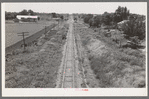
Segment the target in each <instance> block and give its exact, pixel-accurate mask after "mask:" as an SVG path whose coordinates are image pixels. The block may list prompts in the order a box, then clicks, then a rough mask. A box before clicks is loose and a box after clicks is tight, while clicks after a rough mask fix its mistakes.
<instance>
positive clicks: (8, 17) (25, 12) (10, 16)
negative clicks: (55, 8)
mask: <svg viewBox="0 0 149 99" xmlns="http://www.w3.org/2000/svg"><path fill="white" fill-rule="evenodd" d="M17 15H48V16H51V17H52V18H57V17H60V18H61V19H63V18H64V17H63V15H62V14H58V13H54V12H53V13H39V12H34V11H32V10H25V9H24V10H22V11H21V12H5V19H6V20H12V19H15V18H16V16H17Z"/></svg>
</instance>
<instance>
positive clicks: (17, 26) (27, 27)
mask: <svg viewBox="0 0 149 99" xmlns="http://www.w3.org/2000/svg"><path fill="white" fill-rule="evenodd" d="M53 23H55V22H54V21H39V22H37V23H13V22H12V21H9V22H6V24H5V47H8V46H11V45H13V44H15V43H17V42H18V41H20V40H22V37H21V36H18V34H17V33H21V32H29V35H28V36H31V35H33V34H35V33H37V32H38V31H40V30H42V29H44V28H45V26H50V25H51V24H53ZM28 36H26V37H28Z"/></svg>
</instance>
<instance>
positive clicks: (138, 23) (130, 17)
mask: <svg viewBox="0 0 149 99" xmlns="http://www.w3.org/2000/svg"><path fill="white" fill-rule="evenodd" d="M82 18H83V20H84V23H87V24H89V26H90V27H101V25H104V26H108V27H112V28H115V29H118V23H119V22H121V21H123V20H127V22H125V23H124V24H123V25H122V26H121V30H122V31H123V34H124V37H125V38H126V39H128V40H130V41H131V42H132V43H134V44H136V45H138V44H139V43H140V40H144V39H145V16H143V15H138V14H132V13H130V11H129V10H128V9H127V7H121V6H119V7H118V8H117V9H116V10H115V12H114V13H108V12H104V13H103V14H100V15H95V16H94V15H93V14H84V15H82Z"/></svg>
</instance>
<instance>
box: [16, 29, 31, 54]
mask: <svg viewBox="0 0 149 99" xmlns="http://www.w3.org/2000/svg"><path fill="white" fill-rule="evenodd" d="M25 33H28V32H22V33H17V34H22V35H18V36H22V37H23V47H24V51H25V36H27V35H29V34H25Z"/></svg>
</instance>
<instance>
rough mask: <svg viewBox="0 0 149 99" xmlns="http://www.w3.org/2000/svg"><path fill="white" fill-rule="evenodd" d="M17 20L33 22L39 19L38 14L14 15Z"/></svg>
mask: <svg viewBox="0 0 149 99" xmlns="http://www.w3.org/2000/svg"><path fill="white" fill-rule="evenodd" d="M16 18H17V19H19V21H24V22H35V21H38V20H39V16H31V15H17V16H16Z"/></svg>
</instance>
